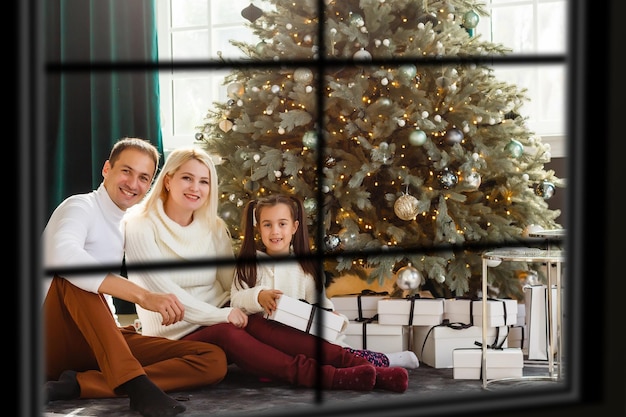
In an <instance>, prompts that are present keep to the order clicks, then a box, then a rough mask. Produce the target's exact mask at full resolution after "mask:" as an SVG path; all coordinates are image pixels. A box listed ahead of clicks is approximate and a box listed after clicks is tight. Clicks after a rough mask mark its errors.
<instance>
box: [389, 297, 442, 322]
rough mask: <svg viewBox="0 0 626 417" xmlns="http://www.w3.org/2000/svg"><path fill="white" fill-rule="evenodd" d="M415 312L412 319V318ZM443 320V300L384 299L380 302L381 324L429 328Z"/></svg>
mask: <svg viewBox="0 0 626 417" xmlns="http://www.w3.org/2000/svg"><path fill="white" fill-rule="evenodd" d="M411 310H413V315H412V318H411V317H410V313H411ZM442 320H443V299H441V298H383V299H381V300H378V323H379V324H384V325H387V324H403V325H413V326H428V325H437V324H440V323H441V321H442Z"/></svg>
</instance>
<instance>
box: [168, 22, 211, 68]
mask: <svg viewBox="0 0 626 417" xmlns="http://www.w3.org/2000/svg"><path fill="white" fill-rule="evenodd" d="M172 57H173V59H175V60H190V59H208V58H209V35H208V30H206V29H203V30H189V31H184V32H175V33H173V34H172Z"/></svg>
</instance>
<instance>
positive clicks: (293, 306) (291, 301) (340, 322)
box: [268, 294, 345, 342]
mask: <svg viewBox="0 0 626 417" xmlns="http://www.w3.org/2000/svg"><path fill="white" fill-rule="evenodd" d="M268 319H270V320H276V321H278V322H281V323H283V324H286V325H288V326H291V327H294V328H296V329H298V330H302V331H303V332H306V333H311V334H314V335H316V336H321V337H323V338H324V339H326V340H328V341H331V342H333V341H335V340H336V339H337V336H339V333H340V332H341V331H343V330H345V329H344V326H345V318H344V317H343V316H339V315H337V314H335V313H333V312H331V311H328V310H325V309H323V308H320V307H319V306H316V305H314V304H309V303H307V302H305V301H300V300H298V299H295V298H292V297H289V296H286V295H284V294H283V295H281V296H280V298H279V299H278V302H277V303H276V310H274V312H273V313H272V314H271V315H270V316H268ZM318 322H321V324H322V332H321V333H322V334H321V335H320V334H318V326H319V325H318Z"/></svg>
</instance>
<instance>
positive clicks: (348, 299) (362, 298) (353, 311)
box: [330, 293, 387, 320]
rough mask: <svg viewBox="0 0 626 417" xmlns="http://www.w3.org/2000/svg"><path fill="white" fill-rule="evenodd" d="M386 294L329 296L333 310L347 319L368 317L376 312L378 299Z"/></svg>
mask: <svg viewBox="0 0 626 417" xmlns="http://www.w3.org/2000/svg"><path fill="white" fill-rule="evenodd" d="M385 297H387V295H386V294H382V295H381V294H376V293H372V294H365V293H362V294H349V295H336V296H334V297H331V299H330V301H332V303H333V305H334V306H335V311H337V312H338V313H341V314H343V315H345V316H346V317H348V319H349V320H357V319H358V320H363V319H370V318H372V317H374V316H375V315H376V314H377V313H378V300H380V299H382V298H385Z"/></svg>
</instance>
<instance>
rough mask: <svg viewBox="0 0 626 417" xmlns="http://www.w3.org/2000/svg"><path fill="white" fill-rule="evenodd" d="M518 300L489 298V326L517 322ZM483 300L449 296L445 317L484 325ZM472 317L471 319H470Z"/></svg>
mask: <svg viewBox="0 0 626 417" xmlns="http://www.w3.org/2000/svg"><path fill="white" fill-rule="evenodd" d="M518 304H519V303H518V302H517V301H516V300H509V299H489V300H487V327H500V326H511V325H514V324H516V323H517V311H518ZM482 313H483V306H482V300H469V299H457V298H447V299H445V300H444V312H443V318H444V319H447V320H449V321H450V322H451V323H465V324H473V325H474V326H482V323H483V322H482V320H483V314H482ZM470 317H471V319H470Z"/></svg>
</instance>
